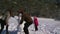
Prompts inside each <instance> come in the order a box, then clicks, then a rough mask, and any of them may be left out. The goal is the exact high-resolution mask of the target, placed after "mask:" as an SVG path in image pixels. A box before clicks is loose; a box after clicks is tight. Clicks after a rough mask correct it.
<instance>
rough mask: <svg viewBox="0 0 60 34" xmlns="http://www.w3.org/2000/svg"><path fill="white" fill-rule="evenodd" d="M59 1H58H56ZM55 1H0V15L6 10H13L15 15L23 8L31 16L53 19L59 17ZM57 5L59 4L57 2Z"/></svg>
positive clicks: (59, 12)
mask: <svg viewBox="0 0 60 34" xmlns="http://www.w3.org/2000/svg"><path fill="white" fill-rule="evenodd" d="M58 1H59V0H58ZM58 1H57V0H0V14H1V13H6V10H7V9H8V8H11V7H12V8H13V11H14V12H15V13H16V11H17V10H18V9H20V8H21V7H23V8H24V9H25V11H26V12H27V13H29V14H30V15H32V16H35V15H36V16H38V17H47V18H55V17H58V16H59V15H60V10H59V9H60V7H58V5H57V2H58ZM58 3H59V2H58Z"/></svg>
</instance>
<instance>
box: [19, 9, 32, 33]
mask: <svg viewBox="0 0 60 34" xmlns="http://www.w3.org/2000/svg"><path fill="white" fill-rule="evenodd" d="M18 13H19V14H22V16H21V21H20V24H22V23H23V21H25V22H26V23H25V24H24V28H23V29H24V32H25V34H29V31H28V27H29V26H30V25H31V24H32V23H33V20H32V18H31V16H30V15H29V14H27V13H25V12H24V10H23V9H20V10H19V11H18Z"/></svg>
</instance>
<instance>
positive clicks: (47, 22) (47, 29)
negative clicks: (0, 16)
mask: <svg viewBox="0 0 60 34" xmlns="http://www.w3.org/2000/svg"><path fill="white" fill-rule="evenodd" d="M38 21H39V25H38V31H34V24H32V25H31V26H30V27H29V28H28V29H29V33H30V34H60V21H55V20H54V19H49V18H38ZM20 27H21V28H23V27H24V23H23V24H22V25H21V26H20ZM17 32H18V30H17V31H15V32H12V33H11V34H17ZM23 33H24V32H22V34H23ZM2 34H5V28H4V30H3V32H2Z"/></svg>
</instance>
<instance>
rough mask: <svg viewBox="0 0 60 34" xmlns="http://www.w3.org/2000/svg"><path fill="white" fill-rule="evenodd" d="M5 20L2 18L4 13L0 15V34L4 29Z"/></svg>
mask: <svg viewBox="0 0 60 34" xmlns="http://www.w3.org/2000/svg"><path fill="white" fill-rule="evenodd" d="M6 18H7V16H4V13H2V18H1V19H0V24H1V29H0V34H1V32H2V31H3V29H4V25H6V24H7V23H6ZM6 32H7V25H6Z"/></svg>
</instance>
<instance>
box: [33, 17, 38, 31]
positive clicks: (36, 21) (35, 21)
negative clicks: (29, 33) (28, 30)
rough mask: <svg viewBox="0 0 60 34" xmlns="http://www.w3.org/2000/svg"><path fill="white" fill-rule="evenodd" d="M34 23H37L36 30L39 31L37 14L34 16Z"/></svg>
mask: <svg viewBox="0 0 60 34" xmlns="http://www.w3.org/2000/svg"><path fill="white" fill-rule="evenodd" d="M34 25H35V31H37V30H38V27H37V26H38V20H37V17H36V16H34Z"/></svg>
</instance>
